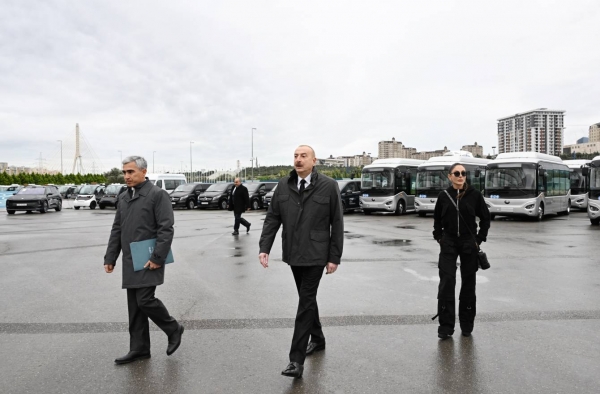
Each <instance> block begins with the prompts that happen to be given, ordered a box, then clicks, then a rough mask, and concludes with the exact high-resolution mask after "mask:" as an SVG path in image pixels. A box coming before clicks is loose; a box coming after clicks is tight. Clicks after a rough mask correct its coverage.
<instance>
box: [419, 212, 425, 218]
mask: <svg viewBox="0 0 600 394" xmlns="http://www.w3.org/2000/svg"><path fill="white" fill-rule="evenodd" d="M418 215H419V217H421V218H424V217H425V216H427V214H426V213H425V212H419V213H418Z"/></svg>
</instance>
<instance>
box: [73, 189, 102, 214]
mask: <svg viewBox="0 0 600 394" xmlns="http://www.w3.org/2000/svg"><path fill="white" fill-rule="evenodd" d="M104 188H105V187H104V185H85V186H82V187H81V189H80V190H79V193H78V194H77V197H75V200H74V201H73V208H75V209H79V208H82V207H85V208H89V209H96V207H97V206H98V201H100V198H102V196H103V195H104Z"/></svg>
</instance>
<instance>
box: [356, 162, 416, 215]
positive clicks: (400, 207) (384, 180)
mask: <svg viewBox="0 0 600 394" xmlns="http://www.w3.org/2000/svg"><path fill="white" fill-rule="evenodd" d="M423 162H424V160H415V159H379V160H375V161H374V162H373V163H371V164H369V165H367V166H365V167H364V168H363V170H362V178H361V191H362V195H361V196H360V205H361V208H362V210H363V212H364V214H365V215H370V214H371V213H373V212H377V211H379V212H394V213H395V214H396V215H402V214H404V213H406V212H408V211H414V209H415V185H416V180H417V177H416V175H417V167H418V166H419V164H421V163H423Z"/></svg>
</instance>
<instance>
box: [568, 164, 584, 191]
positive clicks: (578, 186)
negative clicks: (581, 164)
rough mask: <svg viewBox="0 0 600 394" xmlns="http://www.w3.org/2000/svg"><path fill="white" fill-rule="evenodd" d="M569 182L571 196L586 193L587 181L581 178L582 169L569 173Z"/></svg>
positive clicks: (575, 169)
mask: <svg viewBox="0 0 600 394" xmlns="http://www.w3.org/2000/svg"><path fill="white" fill-rule="evenodd" d="M569 178H570V181H571V194H572V195H574V194H585V193H587V191H588V187H587V186H588V185H587V179H586V177H584V176H583V169H581V168H574V169H572V170H571V172H570V173H569Z"/></svg>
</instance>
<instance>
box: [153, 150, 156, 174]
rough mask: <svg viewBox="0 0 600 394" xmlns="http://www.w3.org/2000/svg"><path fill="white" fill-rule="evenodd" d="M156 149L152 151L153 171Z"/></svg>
mask: <svg viewBox="0 0 600 394" xmlns="http://www.w3.org/2000/svg"><path fill="white" fill-rule="evenodd" d="M155 153H156V151H152V173H154V154H155Z"/></svg>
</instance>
